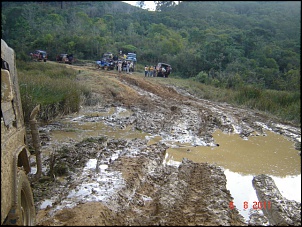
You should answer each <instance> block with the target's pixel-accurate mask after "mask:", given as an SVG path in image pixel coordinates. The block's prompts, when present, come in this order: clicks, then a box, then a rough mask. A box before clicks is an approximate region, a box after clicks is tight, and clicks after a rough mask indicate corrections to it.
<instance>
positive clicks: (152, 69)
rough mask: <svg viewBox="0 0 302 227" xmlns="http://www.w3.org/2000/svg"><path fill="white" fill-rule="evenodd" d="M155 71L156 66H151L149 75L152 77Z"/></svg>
mask: <svg viewBox="0 0 302 227" xmlns="http://www.w3.org/2000/svg"><path fill="white" fill-rule="evenodd" d="M153 71H154V68H153V65H151V66H150V68H149V76H150V77H153Z"/></svg>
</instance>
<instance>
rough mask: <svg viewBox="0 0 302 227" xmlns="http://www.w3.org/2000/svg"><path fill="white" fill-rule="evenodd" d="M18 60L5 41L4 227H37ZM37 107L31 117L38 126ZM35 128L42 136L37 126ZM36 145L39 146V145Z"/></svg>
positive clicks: (2, 54)
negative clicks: (23, 226)
mask: <svg viewBox="0 0 302 227" xmlns="http://www.w3.org/2000/svg"><path fill="white" fill-rule="evenodd" d="M15 59H16V57H15V52H14V50H13V49H12V48H10V47H9V46H8V45H7V44H6V42H5V41H4V40H2V39H1V60H2V67H1V225H35V220H36V213H35V205H34V200H33V193H32V189H31V185H30V181H29V177H28V173H30V171H31V166H30V163H29V157H30V152H29V148H28V145H27V139H26V128H25V123H24V117H23V111H22V104H21V97H20V90H19V84H18V77H17V69H16V62H15ZM37 107H38V106H37ZM37 107H36V108H35V111H33V112H35V113H33V112H32V114H31V117H30V118H31V119H32V120H33V123H34V124H35V122H36V120H35V115H36V114H37V110H38V108H37ZM30 124H31V123H30ZM31 127H32V124H31ZM31 129H32V130H31V132H32V133H36V135H38V132H37V127H35V129H33V128H31ZM33 130H35V132H33ZM36 138H37V137H35V139H36ZM33 140H34V137H33ZM36 142H37V143H35V145H37V144H38V143H39V141H37V140H36ZM39 158H40V157H39Z"/></svg>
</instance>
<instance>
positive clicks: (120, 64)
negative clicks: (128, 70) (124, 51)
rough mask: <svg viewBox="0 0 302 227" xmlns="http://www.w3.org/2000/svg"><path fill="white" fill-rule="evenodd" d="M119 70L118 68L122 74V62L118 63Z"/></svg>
mask: <svg viewBox="0 0 302 227" xmlns="http://www.w3.org/2000/svg"><path fill="white" fill-rule="evenodd" d="M117 68H118V72H119V73H121V72H122V61H118V63H117Z"/></svg>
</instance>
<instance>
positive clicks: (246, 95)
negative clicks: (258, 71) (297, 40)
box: [158, 78, 301, 125]
mask: <svg viewBox="0 0 302 227" xmlns="http://www.w3.org/2000/svg"><path fill="white" fill-rule="evenodd" d="M158 79H159V80H158V82H160V83H162V84H173V85H175V86H177V87H180V88H183V89H185V90H186V91H187V92H189V93H190V94H194V95H195V96H196V97H199V98H201V99H209V100H212V101H216V102H226V103H229V104H233V105H237V106H241V107H244V108H250V109H254V110H259V111H261V112H263V113H264V114H266V115H269V116H274V117H277V118H279V119H281V120H282V121H284V122H292V123H294V124H297V125H300V124H301V102H300V100H301V97H300V92H289V91H276V90H268V89H261V88H257V87H255V86H251V85H245V86H241V87H240V88H238V89H229V88H217V87H215V86H213V85H205V84H203V83H199V82H198V83H196V80H195V78H193V79H192V78H190V79H181V78H158Z"/></svg>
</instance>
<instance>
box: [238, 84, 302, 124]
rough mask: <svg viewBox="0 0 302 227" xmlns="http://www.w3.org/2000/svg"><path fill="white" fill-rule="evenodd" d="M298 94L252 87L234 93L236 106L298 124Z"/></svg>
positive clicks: (299, 114)
mask: <svg viewBox="0 0 302 227" xmlns="http://www.w3.org/2000/svg"><path fill="white" fill-rule="evenodd" d="M300 96H301V94H300V92H289V91H276V90H264V89H259V88H255V87H253V86H244V87H242V88H240V89H238V90H237V91H236V95H235V96H234V100H235V102H236V103H237V104H240V105H244V106H246V107H248V108H251V109H257V110H260V111H264V112H266V113H269V114H272V115H275V116H277V117H279V118H281V119H282V120H284V121H292V122H293V123H298V124H300V123H301V122H300V121H301V120H300V117H301V102H300V100H301V97H300Z"/></svg>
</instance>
